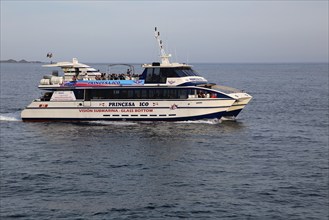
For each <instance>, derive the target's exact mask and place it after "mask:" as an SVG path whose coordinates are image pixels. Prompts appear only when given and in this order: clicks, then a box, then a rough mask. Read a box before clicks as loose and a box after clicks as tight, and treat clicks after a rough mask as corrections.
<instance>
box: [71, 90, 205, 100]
mask: <svg viewBox="0 0 329 220" xmlns="http://www.w3.org/2000/svg"><path fill="white" fill-rule="evenodd" d="M74 93H75V94H77V95H76V98H77V99H82V98H83V90H81V91H78V90H75V91H74ZM196 94H198V95H199V94H200V96H202V94H205V95H206V94H207V92H206V91H204V90H200V89H199V90H198V91H196V90H195V89H188V88H159V89H158V88H149V89H144V88H131V89H127V88H124V89H93V90H86V92H85V100H86V101H89V100H90V99H187V98H188V97H189V96H190V95H196Z"/></svg>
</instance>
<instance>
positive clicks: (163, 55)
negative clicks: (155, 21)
mask: <svg viewBox="0 0 329 220" xmlns="http://www.w3.org/2000/svg"><path fill="white" fill-rule="evenodd" d="M155 39H156V40H157V42H158V45H159V48H160V54H161V55H160V57H161V63H162V64H170V61H169V58H170V57H171V54H166V52H165V50H164V48H163V43H162V40H161V39H160V32H159V31H157V27H155Z"/></svg>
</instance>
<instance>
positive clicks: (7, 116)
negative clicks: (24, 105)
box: [0, 111, 22, 121]
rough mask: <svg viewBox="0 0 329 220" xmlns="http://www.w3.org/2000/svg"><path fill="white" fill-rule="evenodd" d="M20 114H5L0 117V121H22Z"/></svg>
mask: <svg viewBox="0 0 329 220" xmlns="http://www.w3.org/2000/svg"><path fill="white" fill-rule="evenodd" d="M20 114H21V112H20V111H18V112H13V113H5V114H1V115H0V121H22V119H21V115H20Z"/></svg>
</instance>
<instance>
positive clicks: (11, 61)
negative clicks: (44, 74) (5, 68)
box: [0, 59, 43, 63]
mask: <svg viewBox="0 0 329 220" xmlns="http://www.w3.org/2000/svg"><path fill="white" fill-rule="evenodd" d="M0 63H43V62H41V61H27V60H24V59H23V60H19V61H17V60H14V59H9V60H0Z"/></svg>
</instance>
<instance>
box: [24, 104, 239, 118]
mask: <svg viewBox="0 0 329 220" xmlns="http://www.w3.org/2000/svg"><path fill="white" fill-rule="evenodd" d="M234 102H235V100H232V99H204V100H199V99H198V100H184V101H182V100H174V101H160V100H151V101H150V100H148V101H143V100H140V101H127V100H116V101H114V102H113V101H89V102H83V101H81V102H79V101H75V102H41V101H34V102H32V103H31V104H30V105H29V106H28V107H27V108H26V109H24V110H23V111H22V113H21V117H22V120H23V121H95V120H102V121H122V120H124V121H184V120H199V119H211V118H217V119H220V118H221V117H222V116H223V115H224V114H225V113H226V111H227V110H228V109H229V108H230V107H231V105H232V104H233V103H234Z"/></svg>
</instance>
